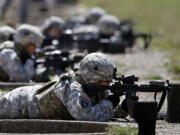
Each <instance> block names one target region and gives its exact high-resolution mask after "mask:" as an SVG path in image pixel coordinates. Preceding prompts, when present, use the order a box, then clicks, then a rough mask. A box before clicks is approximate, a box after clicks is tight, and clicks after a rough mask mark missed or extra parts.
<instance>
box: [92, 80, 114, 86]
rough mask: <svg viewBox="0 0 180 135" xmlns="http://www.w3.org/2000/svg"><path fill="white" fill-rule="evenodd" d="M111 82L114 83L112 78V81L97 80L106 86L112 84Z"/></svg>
mask: <svg viewBox="0 0 180 135" xmlns="http://www.w3.org/2000/svg"><path fill="white" fill-rule="evenodd" d="M110 83H112V80H110V81H97V82H96V84H99V85H104V86H108V85H110Z"/></svg>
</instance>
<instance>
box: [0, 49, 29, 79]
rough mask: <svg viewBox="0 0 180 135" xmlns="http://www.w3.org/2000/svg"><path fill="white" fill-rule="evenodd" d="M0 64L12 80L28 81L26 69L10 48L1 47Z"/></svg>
mask: <svg viewBox="0 0 180 135" xmlns="http://www.w3.org/2000/svg"><path fill="white" fill-rule="evenodd" d="M0 57H1V66H2V68H3V70H4V71H5V72H6V73H7V74H8V76H9V77H10V78H11V79H12V80H13V81H22V82H25V81H28V80H29V79H30V76H29V75H28V73H27V72H28V71H27V70H26V68H24V66H23V65H21V63H20V62H19V61H18V56H17V54H16V53H15V52H14V51H13V50H11V49H3V50H2V52H1V56H0Z"/></svg>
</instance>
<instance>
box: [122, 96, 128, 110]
mask: <svg viewBox="0 0 180 135" xmlns="http://www.w3.org/2000/svg"><path fill="white" fill-rule="evenodd" d="M121 107H122V109H123V110H124V111H125V112H126V113H128V106H127V99H124V100H123V101H122V103H121Z"/></svg>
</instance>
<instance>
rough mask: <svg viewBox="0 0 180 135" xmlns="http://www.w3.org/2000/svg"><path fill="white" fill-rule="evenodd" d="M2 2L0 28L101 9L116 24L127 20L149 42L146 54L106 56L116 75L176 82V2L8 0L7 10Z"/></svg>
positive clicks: (179, 45) (179, 58)
mask: <svg viewBox="0 0 180 135" xmlns="http://www.w3.org/2000/svg"><path fill="white" fill-rule="evenodd" d="M4 1H6V0H1V1H0V4H1V20H0V24H1V25H3V24H9V25H12V26H13V25H17V24H22V23H30V24H33V25H37V26H41V24H42V22H43V21H44V19H46V18H47V17H49V16H60V17H62V18H64V19H68V18H71V17H72V16H73V15H85V16H86V15H87V14H88V12H89V9H91V8H92V7H100V8H103V9H104V10H105V11H106V12H107V13H108V14H112V15H115V16H116V17H117V18H118V19H119V20H120V21H122V20H124V19H131V20H132V21H133V24H134V27H135V29H136V31H139V32H145V33H152V35H153V40H152V43H151V45H150V48H149V49H148V50H146V51H143V50H142V49H141V46H140V45H137V46H136V48H133V51H131V52H127V53H125V54H108V55H109V56H111V58H112V60H113V61H114V63H115V64H116V66H117V67H118V69H119V71H118V72H119V74H125V75H128V74H135V75H137V76H139V77H140V78H141V79H147V80H150V79H160V80H161V79H162V80H165V79H171V80H180V37H179V34H180V8H179V7H180V1H179V0H151V1H148V0H12V1H11V0H9V3H10V4H9V6H7V8H5V7H6V6H5V7H2V5H3V2H4ZM7 1H8V0H7ZM2 12H4V14H3V15H2Z"/></svg>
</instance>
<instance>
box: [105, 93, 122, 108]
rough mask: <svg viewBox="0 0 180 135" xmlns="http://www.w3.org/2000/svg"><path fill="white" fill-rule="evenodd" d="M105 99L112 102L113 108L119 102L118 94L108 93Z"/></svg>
mask: <svg viewBox="0 0 180 135" xmlns="http://www.w3.org/2000/svg"><path fill="white" fill-rule="evenodd" d="M106 99H107V100H109V101H111V102H112V104H113V107H114V108H115V107H116V106H117V105H118V104H119V102H120V99H119V95H110V96H108V97H107V98H106Z"/></svg>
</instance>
